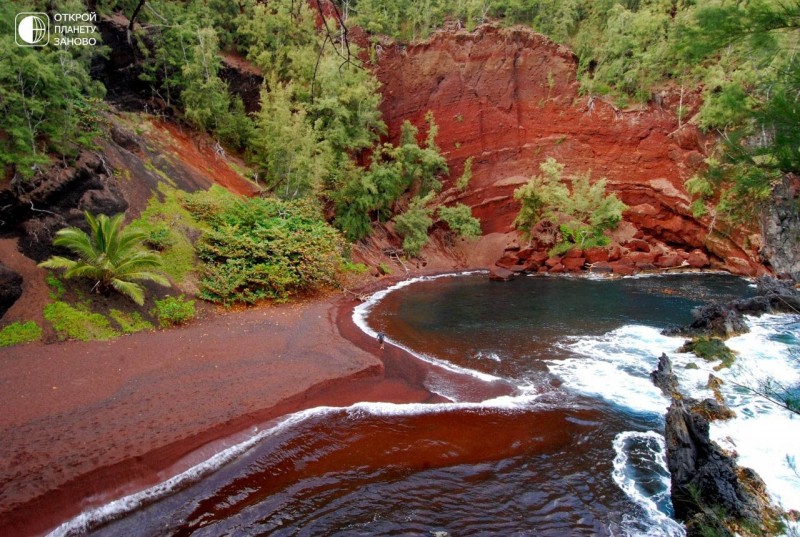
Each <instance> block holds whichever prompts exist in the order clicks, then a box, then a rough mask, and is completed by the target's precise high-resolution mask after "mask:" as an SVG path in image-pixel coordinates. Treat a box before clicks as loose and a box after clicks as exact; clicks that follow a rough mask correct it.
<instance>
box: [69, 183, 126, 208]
mask: <svg viewBox="0 0 800 537" xmlns="http://www.w3.org/2000/svg"><path fill="white" fill-rule="evenodd" d="M78 208H79V209H80V210H81V211H89V212H90V213H92V214H101V213H102V214H105V215H108V216H113V215H115V214H119V213H123V212H125V210H126V209H127V208H128V202H127V201H126V200H125V196H124V195H123V194H122V190H120V188H119V186H118V185H117V183H116V182H111V181H108V182H106V183H103V185H102V186H101V188H98V189H93V190H87V191H86V192H85V193H84V194H83V196H81V200H80V202H78Z"/></svg>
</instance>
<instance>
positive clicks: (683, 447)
mask: <svg viewBox="0 0 800 537" xmlns="http://www.w3.org/2000/svg"><path fill="white" fill-rule="evenodd" d="M664 436H665V439H666V446H667V466H668V468H669V471H670V474H671V476H672V505H673V507H674V509H675V515H676V516H677V517H678V518H679V519H681V520H690V519H691V518H692V517H693V516H694V515H695V514H696V513H698V512H702V511H703V507H712V506H713V507H714V508H719V509H723V510H724V512H725V513H726V514H727V516H730V517H735V518H737V519H744V520H747V521H750V522H752V523H753V524H754V525H756V526H760V525H761V524H762V522H763V518H764V509H765V506H764V505H763V501H762V500H761V499H759V497H758V496H757V495H756V494H754V493H753V492H751V491H750V490H749V489H748V488H746V487H745V486H744V485H743V484H742V483H741V482H740V480H739V477H738V475H737V471H736V470H737V469H736V463H735V461H734V460H733V459H732V458H731V457H730V456H728V455H726V454H725V453H724V452H723V450H722V449H721V448H720V447H719V446H718V445H717V444H715V443H714V442H712V441H711V440H710V438H709V427H708V420H707V419H705V418H704V417H703V416H701V415H700V414H699V413H696V412H692V411H690V410H689V409H687V408H686V406H685V404H684V402H683V401H681V400H677V399H675V400H673V401H672V404H671V405H670V407H669V410H668V411H667V418H666V427H665V435H664Z"/></svg>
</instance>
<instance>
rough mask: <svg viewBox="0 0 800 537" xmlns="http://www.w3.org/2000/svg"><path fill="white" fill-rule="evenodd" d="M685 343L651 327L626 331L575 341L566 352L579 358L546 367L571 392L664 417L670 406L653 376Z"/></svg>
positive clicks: (584, 337) (569, 342) (638, 327)
mask: <svg viewBox="0 0 800 537" xmlns="http://www.w3.org/2000/svg"><path fill="white" fill-rule="evenodd" d="M680 342H681V339H680V338H673V337H667V336H663V335H661V334H660V333H659V331H658V329H656V328H653V327H650V326H640V325H626V326H623V327H620V328H617V329H616V330H612V331H611V332H607V333H606V334H603V335H602V336H579V337H573V338H570V339H569V340H567V341H566V342H564V343H563V344H562V346H563V347H564V348H566V349H567V350H569V351H570V352H571V353H573V354H575V356H574V357H572V358H567V359H564V360H549V361H548V362H547V365H548V367H549V368H550V371H551V372H553V373H554V374H556V375H558V376H559V377H561V379H562V380H564V382H565V383H566V385H567V386H568V387H569V388H571V389H574V390H577V391H579V392H582V393H585V394H589V395H594V396H599V397H602V398H603V399H605V400H606V401H609V402H610V403H613V404H616V405H619V406H623V407H628V408H631V409H633V410H635V411H637V412H650V413H654V414H663V413H664V412H665V411H666V408H667V406H668V405H669V401H668V400H667V399H666V398H665V397H664V396H663V395H662V393H661V391H660V390H659V389H658V388H656V387H655V386H654V385H653V383H652V382H650V378H649V375H650V372H651V371H653V369H655V367H656V364H657V363H658V357H659V356H661V353H662V352H671V351H673V350H674V349H675V348H676V347H677V346H679V345H680Z"/></svg>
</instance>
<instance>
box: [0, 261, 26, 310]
mask: <svg viewBox="0 0 800 537" xmlns="http://www.w3.org/2000/svg"><path fill="white" fill-rule="evenodd" d="M20 296H22V276H20V275H19V274H17V273H16V272H14V271H13V270H11V269H10V268H8V267H7V266H5V265H3V264H2V263H0V318H1V317H3V315H5V314H6V312H7V311H8V309H9V308H10V307H11V306H13V305H14V302H16V301H17V299H18V298H19V297H20Z"/></svg>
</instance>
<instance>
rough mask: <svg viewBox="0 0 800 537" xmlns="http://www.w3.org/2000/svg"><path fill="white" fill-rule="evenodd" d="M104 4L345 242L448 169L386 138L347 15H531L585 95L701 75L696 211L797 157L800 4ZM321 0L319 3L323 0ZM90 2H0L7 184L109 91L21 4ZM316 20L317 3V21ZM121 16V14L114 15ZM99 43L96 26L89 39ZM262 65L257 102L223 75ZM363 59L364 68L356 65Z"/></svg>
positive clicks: (774, 174)
mask: <svg viewBox="0 0 800 537" xmlns="http://www.w3.org/2000/svg"><path fill="white" fill-rule="evenodd" d="M91 4H92V6H91V7H92V9H94V10H96V11H97V13H98V16H99V17H101V18H102V17H104V16H106V17H108V16H112V15H113V16H116V17H118V18H119V17H120V16H121V17H122V19H121V20H123V21H127V22H128V32H129V35H128V39H129V40H130V43H131V45H132V47H133V48H134V52H135V56H136V61H137V66H138V77H139V80H140V81H141V82H142V83H143V84H146V85H147V87H148V88H149V91H151V93H152V96H153V98H158V99H159V100H160V101H162V102H164V103H166V106H167V107H168V108H169V109H170V110H173V111H175V113H176V114H177V115H178V117H179V118H180V119H181V120H182V121H184V122H186V123H187V124H189V125H191V126H193V127H194V128H196V129H199V130H202V131H206V132H208V133H209V134H211V135H212V136H213V137H215V138H216V139H217V140H219V142H220V143H221V144H222V145H224V146H225V147H226V148H227V149H228V150H230V151H235V152H238V153H240V154H241V155H243V156H244V157H245V158H246V160H247V162H248V163H249V165H250V166H251V167H252V170H253V171H254V172H255V177H256V179H257V180H258V181H259V183H260V184H264V185H265V187H266V188H267V189H268V190H269V191H270V192H271V193H273V194H274V195H276V196H278V197H280V198H282V199H285V200H294V199H299V198H306V197H308V198H313V199H315V200H317V201H319V202H321V203H322V205H323V206H324V207H326V211H327V213H326V214H328V217H329V220H330V221H332V222H333V223H334V224H335V225H336V226H337V227H338V228H339V229H340V230H341V231H342V232H343V233H344V235H345V236H346V237H347V238H348V239H350V240H359V239H361V238H363V237H365V236H367V235H369V234H370V233H371V230H372V225H373V223H374V222H376V221H383V222H385V221H388V220H389V219H390V218H392V217H393V216H395V215H397V214H399V213H400V212H402V210H403V209H405V208H406V207H408V204H409V203H410V202H411V200H412V198H414V197H415V196H416V197H420V198H423V197H425V195H426V194H427V193H428V192H430V191H436V190H438V187H439V185H441V181H442V178H443V177H444V176H445V175H446V173H447V169H446V166H445V165H444V160H443V159H442V158H441V154H440V152H439V150H438V148H437V147H436V145H435V128H434V127H435V118H431V119H430V120H429V129H430V130H431V131H433V135H431V134H430V133H428V134H427V136H428V138H429V139H428V140H423V139H421V138H420V133H419V132H416V131H412V129H415V127H413V126H412V125H410V124H409V125H408V126H407V127H404V129H405V130H404V133H403V136H402V140H401V141H400V143H399V144H398V145H397V146H392V145H389V144H386V143H385V141H383V140H382V138H381V137H382V136H383V135H385V133H386V127H385V125H384V123H383V120H382V117H381V113H380V110H379V104H380V99H381V97H380V93H379V91H378V90H379V85H378V82H377V80H376V78H375V76H374V74H373V73H372V72H371V70H370V68H369V67H370V66H369V65H368V61H367V58H368V57H369V51H359V50H358V48H357V47H356V46H355V44H354V43H352V41H351V40H350V39H348V36H347V28H348V27H352V26H355V25H360V26H361V27H363V28H365V29H366V30H367V31H368V32H372V33H373V34H387V35H389V36H391V37H394V38H397V39H401V40H411V39H422V38H425V37H427V36H428V35H430V34H431V33H432V32H433V31H435V30H437V29H439V28H442V27H443V26H447V27H448V28H451V29H453V28H456V29H458V28H460V29H465V30H472V29H474V28H475V27H476V26H477V25H479V24H481V23H484V22H489V21H495V22H498V23H500V24H506V25H511V24H524V25H527V26H530V27H532V28H533V29H534V30H536V31H539V32H542V33H544V34H546V35H548V36H550V37H551V38H552V39H553V40H555V41H556V42H559V43H563V44H566V45H568V46H570V47H572V49H573V50H574V51H575V53H576V54H577V57H578V64H579V73H578V76H579V82H580V85H581V89H582V91H583V92H584V94H586V95H592V96H595V95H596V96H604V95H605V96H607V98H609V99H612V100H614V101H616V102H617V103H618V104H619V105H623V104H626V103H628V102H632V101H639V102H647V101H651V100H653V99H654V96H655V95H656V93H657V92H658V91H659V89H660V88H663V87H664V86H665V85H671V86H672V87H673V88H678V87H680V88H681V91H683V88H694V87H700V88H703V106H702V108H701V109H700V111H699V113H698V114H697V115H696V116H695V117H692V118H688V117H683V116H682V115H681V114H683V112H684V110H682V109H680V110H679V111H678V113H679V122H684V121H692V122H694V123H696V124H697V125H699V126H700V127H701V128H703V129H706V130H709V131H713V132H715V133H716V134H717V135H718V137H719V139H720V140H721V143H720V146H719V149H718V151H717V152H716V154H715V155H713V157H712V158H711V159H710V160H709V162H708V164H709V166H708V173H706V174H704V175H702V176H698V177H695V178H692V180H691V181H690V183H689V184H688V185H687V187H688V188H689V190H690V191H691V192H693V193H694V194H695V195H696V197H697V200H696V202H695V205H694V206H693V208H694V209H695V212H696V213H698V214H702V213H703V212H709V211H711V212H714V213H715V214H719V215H722V216H724V217H725V218H727V219H729V220H732V221H733V220H736V219H737V218H743V217H745V216H747V215H748V214H752V212H753V211H754V210H758V208H759V206H760V204H761V203H763V201H764V200H765V199H766V198H767V197H768V196H769V195H770V192H771V190H772V187H773V186H774V184H775V183H776V182H777V181H779V180H780V178H781V176H782V174H785V173H786V172H792V171H798V170H800V133H798V129H797V128H796V126H797V125H798V124H800V122H799V121H798V120H800V117H798V109H797V95H798V94H799V93H800V68H799V67H798V60H797V58H796V56H797V55H796V47H797V41H798V37H799V34H798V28H799V27H800V22H798V21H800V2H798V1H797V0H793V1H790V2H786V1H783V0H780V1H779V0H749V1H745V2H732V1H729V0H709V1H704V2H697V1H693V0H467V1H459V2H456V1H455V0H425V1H416V0H415V1H411V0H398V1H396V2H383V1H378V0H336V1H334V2H328V3H323V2H301V1H293V0H269V1H267V2H263V1H256V0H239V1H237V2H227V1H223V0H188V1H176V0H97V1H96V2H92V3H91ZM323 5H324V6H327V7H325V8H323ZM87 9H89V7H88V6H87V5H85V4H84V3H83V2H81V1H79V0H53V1H47V2H46V1H44V0H34V1H28V2H23V1H14V2H10V3H9V2H5V3H3V5H2V6H0V15H2V16H1V17H0V25H2V26H3V32H2V35H1V36H0V55H2V57H3V58H4V61H3V62H2V63H1V64H0V112H2V114H0V131H2V134H3V136H1V137H0V162H2V164H3V166H4V168H5V170H6V175H7V176H8V177H12V178H14V179H15V180H17V181H24V180H26V179H27V178H29V177H31V176H33V175H34V174H35V173H36V172H37V170H39V169H40V168H41V167H42V166H44V165H46V164H47V163H48V162H51V161H52V160H53V159H54V158H67V159H68V158H71V157H72V156H74V155H75V154H76V152H77V151H78V150H79V149H80V148H81V147H87V146H90V145H91V144H92V140H93V139H95V137H96V136H97V135H98V134H99V131H100V130H102V125H103V120H102V111H103V108H104V104H103V101H102V98H103V95H104V92H105V89H104V87H103V85H102V84H101V83H100V82H99V81H98V80H96V79H94V78H93V77H92V75H91V73H92V62H93V61H97V57H98V56H102V55H104V54H108V50H107V49H105V48H104V47H100V46H98V47H83V48H82V47H64V46H61V47H59V46H55V45H52V44H51V45H48V46H47V47H43V48H26V47H19V46H16V45H15V43H14V40H13V34H14V30H13V27H12V26H11V24H12V22H11V21H13V20H14V15H15V13H17V12H19V11H20V10H31V11H39V10H41V11H73V12H80V11H86V10H87ZM323 15H324V16H323ZM118 20H119V19H118ZM95 37H96V38H97V39H98V40H99V39H100V36H99V35H96V36H95ZM228 53H231V54H236V55H239V56H241V57H244V58H246V59H247V60H248V61H249V62H251V63H252V64H253V65H254V66H256V68H257V69H259V70H260V72H261V73H262V74H263V80H264V83H263V87H262V89H261V94H260V109H259V110H258V111H255V112H253V111H251V113H249V114H248V113H247V112H246V111H245V107H244V104H243V102H242V100H241V98H240V97H239V96H237V95H235V94H233V93H232V92H231V91H230V88H229V87H228V86H227V83H226V82H225V81H224V80H223V78H222V77H221V73H220V71H221V68H222V54H228ZM365 62H366V63H365Z"/></svg>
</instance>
